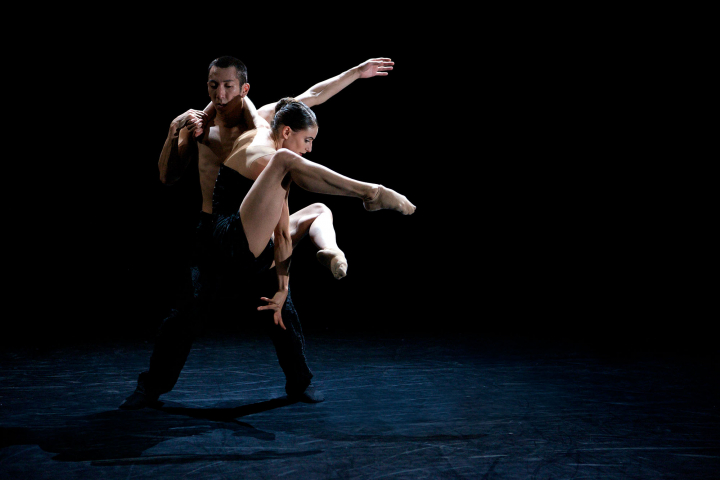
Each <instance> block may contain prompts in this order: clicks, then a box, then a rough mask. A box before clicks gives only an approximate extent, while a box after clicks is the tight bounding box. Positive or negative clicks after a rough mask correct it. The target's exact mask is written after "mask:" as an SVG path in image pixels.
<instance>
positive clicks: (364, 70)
mask: <svg viewBox="0 0 720 480" xmlns="http://www.w3.org/2000/svg"><path fill="white" fill-rule="evenodd" d="M393 65H395V62H392V61H390V59H389V58H371V59H370V60H368V61H367V62H363V63H361V64H360V65H358V66H357V69H358V72H360V78H370V77H385V76H387V74H388V72H389V71H390V70H392V69H393V67H392V66H393Z"/></svg>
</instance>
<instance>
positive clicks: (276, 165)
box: [240, 149, 415, 256]
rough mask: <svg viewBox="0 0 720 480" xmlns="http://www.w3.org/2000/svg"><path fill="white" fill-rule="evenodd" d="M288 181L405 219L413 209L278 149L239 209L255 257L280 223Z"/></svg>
mask: <svg viewBox="0 0 720 480" xmlns="http://www.w3.org/2000/svg"><path fill="white" fill-rule="evenodd" d="M290 180H292V181H293V182H295V183H297V184H298V186H300V187H301V188H303V189H305V190H308V191H311V192H315V193H324V194H327V195H344V196H349V197H357V198H361V199H362V200H363V201H364V203H365V208H366V209H368V210H378V209H393V210H397V211H399V212H401V213H403V214H405V215H409V214H411V213H413V212H414V211H415V206H414V205H413V204H412V203H410V202H409V201H408V200H407V198H405V197H404V196H402V195H400V194H398V193H397V192H395V191H394V190H391V189H389V188H384V187H382V186H381V185H377V184H370V183H365V182H359V181H357V180H353V179H351V178H348V177H345V176H343V175H340V174H338V173H336V172H334V171H332V170H330V169H329V168H326V167H323V166H322V165H318V164H317V163H313V162H310V161H308V160H305V159H304V158H302V157H301V156H299V155H297V154H295V153H293V152H290V151H289V150H286V149H281V150H279V151H278V152H277V153H276V154H274V155H273V156H272V158H271V159H270V162H268V165H267V166H266V167H265V170H263V172H262V173H261V174H260V175H259V176H258V178H257V179H256V180H255V183H254V184H253V186H252V187H251V188H250V191H249V192H248V194H247V195H246V196H245V199H244V200H243V202H242V205H240V218H241V220H242V224H243V229H244V230H245V235H246V237H247V240H248V245H249V246H250V251H251V252H252V253H253V254H254V255H255V256H258V255H260V253H261V252H262V250H263V248H265V245H266V244H267V242H268V240H269V239H270V236H271V235H272V232H273V230H274V229H275V226H276V225H277V222H278V220H279V219H280V212H281V211H282V204H283V202H284V201H285V195H286V190H287V188H288V187H289V183H290V182H289V181H290Z"/></svg>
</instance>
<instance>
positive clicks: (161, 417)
mask: <svg viewBox="0 0 720 480" xmlns="http://www.w3.org/2000/svg"><path fill="white" fill-rule="evenodd" d="M292 403H294V402H292V401H290V400H288V399H287V397H280V398H276V399H272V400H268V401H264V402H259V403H254V404H250V405H243V406H240V407H232V408H222V407H220V408H217V407H214V408H190V407H185V406H182V405H181V404H176V403H169V404H158V406H156V407H155V408H145V409H142V410H135V411H126V410H112V411H107V412H101V413H96V414H92V415H83V416H71V415H63V414H57V415H52V416H46V417H44V418H45V419H46V423H45V424H43V425H37V426H32V427H9V428H0V458H1V457H2V449H4V448H6V447H9V446H12V445H38V446H39V447H40V448H41V449H42V450H44V451H46V452H50V453H56V454H57V455H55V456H54V457H52V458H53V460H57V461H66V462H83V461H91V462H94V463H95V464H99V465H123V464H155V465H159V464H180V463H192V462H204V461H208V460H225V461H242V460H263V459H268V458H286V457H304V456H308V455H315V454H317V453H321V451H319V450H309V451H298V452H287V451H286V450H283V452H276V451H274V450H272V449H264V448H260V447H262V445H263V444H264V443H265V442H273V441H274V440H275V434H274V433H270V432H264V431H262V430H258V429H256V428H255V427H253V426H252V425H250V424H248V423H245V422H240V421H238V420H237V418H240V417H244V416H247V415H251V414H255V413H260V412H265V411H268V410H272V409H275V408H280V407H284V406H287V405H290V404H292ZM216 430H225V431H230V432H231V433H230V432H225V433H226V434H228V435H231V436H232V437H248V438H255V439H257V440H260V441H261V442H262V443H260V444H258V445H256V447H258V448H257V450H256V451H254V452H253V453H250V454H221V455H214V454H206V453H204V452H207V451H208V449H207V448H205V445H203V444H204V443H205V442H207V441H208V435H206V434H212V433H214V431H216ZM168 440H176V441H177V440H183V441H184V442H185V443H184V445H185V446H189V447H190V448H189V449H185V450H186V451H192V452H193V453H191V454H178V453H177V452H178V449H177V448H176V447H173V445H175V444H173V445H168V446H167V448H162V447H163V446H160V447H158V448H156V449H155V450H154V451H153V454H148V455H143V452H145V451H146V450H148V449H151V448H153V447H157V446H158V445H159V444H161V443H162V442H166V441H168ZM193 444H195V445H198V446H200V448H197V449H193V448H192V445H193ZM243 444H245V445H247V442H243ZM270 446H272V444H270ZM181 450H182V449H181ZM195 452H200V453H195Z"/></svg>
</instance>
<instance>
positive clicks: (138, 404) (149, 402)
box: [118, 388, 160, 410]
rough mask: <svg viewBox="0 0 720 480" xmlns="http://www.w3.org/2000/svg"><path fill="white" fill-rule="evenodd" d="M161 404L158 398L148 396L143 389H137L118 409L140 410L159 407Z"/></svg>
mask: <svg viewBox="0 0 720 480" xmlns="http://www.w3.org/2000/svg"><path fill="white" fill-rule="evenodd" d="M159 403H160V402H158V396H153V395H148V394H147V393H145V392H144V391H143V390H142V389H140V388H137V389H135V391H134V392H133V393H132V394H131V395H130V396H129V397H127V398H126V399H125V401H124V402H123V403H122V404H120V406H119V407H118V408H121V409H122V410H139V409H141V408H145V407H151V406H155V405H158V404H159Z"/></svg>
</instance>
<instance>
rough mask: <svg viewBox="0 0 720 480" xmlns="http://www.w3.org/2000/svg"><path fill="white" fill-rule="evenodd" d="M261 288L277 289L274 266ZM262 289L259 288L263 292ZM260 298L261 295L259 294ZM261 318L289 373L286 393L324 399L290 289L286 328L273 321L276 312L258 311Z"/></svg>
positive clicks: (302, 398) (307, 399)
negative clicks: (310, 364) (317, 386)
mask: <svg viewBox="0 0 720 480" xmlns="http://www.w3.org/2000/svg"><path fill="white" fill-rule="evenodd" d="M258 285H259V288H261V289H263V290H268V289H270V290H272V289H276V288H277V275H276V273H275V270H274V269H271V270H269V271H267V272H264V273H263V274H261V275H260V281H259V282H258ZM263 290H259V291H263ZM257 298H260V297H259V296H257ZM258 315H259V316H260V321H261V322H263V325H264V326H265V328H267V329H268V330H269V332H268V333H269V335H270V338H271V339H272V341H273V344H274V345H275V351H276V353H277V357H278V362H279V363H280V368H282V370H283V373H285V392H286V393H287V394H288V398H289V399H291V400H297V401H301V402H306V403H317V402H322V401H323V400H324V399H325V398H324V396H323V394H322V393H321V392H320V391H318V390H316V389H315V387H314V386H313V385H312V384H311V379H312V377H313V374H312V372H311V371H310V368H309V367H308V365H307V360H306V358H305V337H304V336H303V332H302V326H301V325H300V319H299V317H298V314H297V311H296V310H295V305H293V302H292V296H291V292H290V288H288V295H287V299H286V300H285V304H284V305H283V308H282V319H283V323H284V324H285V330H283V329H282V328H280V326H279V325H275V323H274V322H273V321H272V312H270V311H262V312H258Z"/></svg>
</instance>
